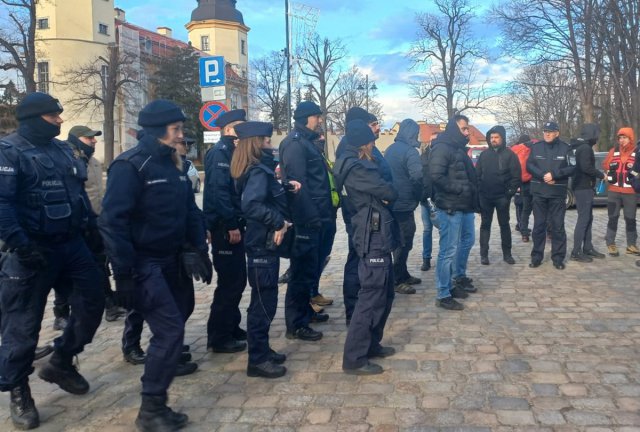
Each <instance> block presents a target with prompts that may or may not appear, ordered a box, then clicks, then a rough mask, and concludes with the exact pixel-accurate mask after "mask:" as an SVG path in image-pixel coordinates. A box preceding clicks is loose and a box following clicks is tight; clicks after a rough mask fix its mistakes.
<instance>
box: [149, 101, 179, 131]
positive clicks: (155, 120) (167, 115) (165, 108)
mask: <svg viewBox="0 0 640 432" xmlns="http://www.w3.org/2000/svg"><path fill="white" fill-rule="evenodd" d="M186 119H187V118H186V117H185V115H184V113H183V112H182V110H181V109H180V107H179V106H178V105H176V104H174V103H173V102H171V101H168V100H166V99H158V100H154V101H153V102H151V103H149V104H147V106H145V107H144V108H142V111H140V113H139V114H138V124H139V125H140V126H142V127H158V126H166V125H168V124H171V123H175V122H179V121H185V120H186Z"/></svg>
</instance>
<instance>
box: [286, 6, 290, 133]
mask: <svg viewBox="0 0 640 432" xmlns="http://www.w3.org/2000/svg"><path fill="white" fill-rule="evenodd" d="M284 15H285V20H286V28H285V30H286V38H287V47H286V49H285V55H286V56H287V62H286V63H287V64H286V66H287V97H286V99H287V132H291V31H290V29H289V0H285V2H284Z"/></svg>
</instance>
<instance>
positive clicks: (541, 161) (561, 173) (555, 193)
mask: <svg viewBox="0 0 640 432" xmlns="http://www.w3.org/2000/svg"><path fill="white" fill-rule="evenodd" d="M568 153H569V145H567V144H566V143H565V142H563V141H561V140H560V139H559V138H556V139H555V140H553V141H552V142H551V143H547V142H546V141H538V142H537V143H535V144H533V145H532V146H531V153H530V154H529V159H527V171H529V173H530V174H531V194H532V195H537V196H540V197H543V198H563V199H564V198H566V196H567V183H568V181H569V177H571V176H572V175H573V172H574V171H575V167H572V166H570V165H569V162H568V161H567V154H568ZM549 172H550V173H551V175H552V176H553V179H554V180H555V183H554V184H547V183H545V181H544V176H545V174H546V173H549Z"/></svg>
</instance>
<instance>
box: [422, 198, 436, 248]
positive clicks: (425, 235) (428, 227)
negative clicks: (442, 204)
mask: <svg viewBox="0 0 640 432" xmlns="http://www.w3.org/2000/svg"><path fill="white" fill-rule="evenodd" d="M420 212H421V215H422V227H423V228H422V259H429V260H430V259H431V252H432V250H433V224H432V223H431V212H430V211H429V207H427V206H425V205H423V204H420Z"/></svg>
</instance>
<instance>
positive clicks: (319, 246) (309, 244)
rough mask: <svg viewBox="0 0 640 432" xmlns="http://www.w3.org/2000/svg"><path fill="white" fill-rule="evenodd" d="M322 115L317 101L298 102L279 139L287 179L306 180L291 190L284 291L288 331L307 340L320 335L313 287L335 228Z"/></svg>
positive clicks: (294, 337) (281, 164)
mask: <svg viewBox="0 0 640 432" xmlns="http://www.w3.org/2000/svg"><path fill="white" fill-rule="evenodd" d="M321 116H322V111H321V110H320V107H319V106H318V105H316V104H315V103H313V102H309V101H305V102H302V103H300V104H299V105H298V106H297V107H296V109H295V112H294V115H293V117H294V120H295V124H294V129H293V130H292V131H291V133H290V134H289V135H287V137H286V138H285V139H284V140H283V141H282V143H281V144H280V169H281V173H282V179H283V181H284V182H285V183H286V182H290V181H297V182H299V183H301V184H303V185H304V187H303V188H302V189H301V190H300V191H299V192H298V193H296V194H293V193H289V194H288V196H287V198H288V201H289V207H290V209H291V218H292V222H293V229H294V234H295V236H294V244H293V250H292V256H291V279H290V280H289V284H288V286H287V294H286V296H285V312H284V313H285V320H286V324H287V333H286V337H287V338H289V339H301V340H306V341H317V340H320V339H322V333H321V332H319V331H316V330H314V329H312V328H311V327H309V323H310V322H311V318H312V316H313V309H311V306H310V305H309V302H310V296H311V295H310V294H311V293H310V291H309V289H310V287H313V286H314V285H316V284H318V283H319V280H320V274H321V272H322V264H323V262H324V259H325V258H326V257H327V256H328V252H327V248H328V249H329V251H330V249H331V247H330V243H331V242H332V239H330V236H332V235H333V234H334V233H335V211H334V208H333V203H332V201H331V187H330V184H329V176H328V171H327V164H326V162H325V160H324V156H323V155H322V152H321V151H320V150H319V149H318V148H317V147H316V146H315V145H314V143H313V142H314V140H316V139H317V138H318V137H319V134H318V132H317V131H316V130H317V128H318V126H319V124H320V119H321ZM329 240H331V242H330V241H329Z"/></svg>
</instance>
